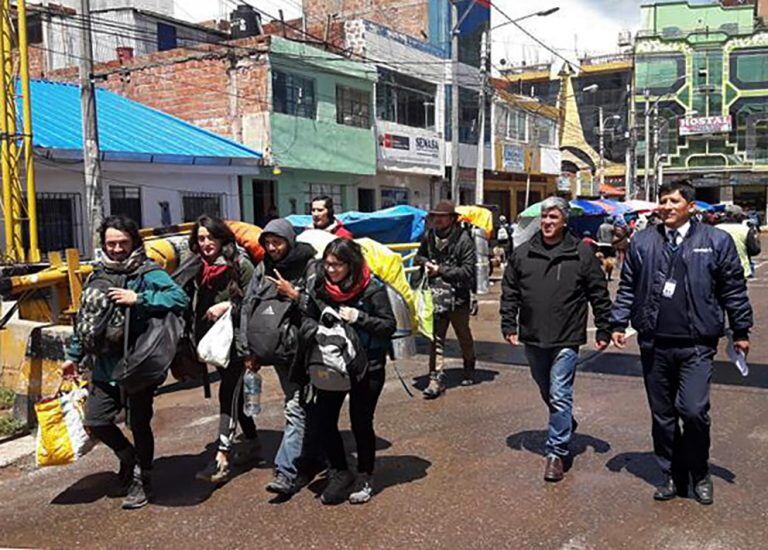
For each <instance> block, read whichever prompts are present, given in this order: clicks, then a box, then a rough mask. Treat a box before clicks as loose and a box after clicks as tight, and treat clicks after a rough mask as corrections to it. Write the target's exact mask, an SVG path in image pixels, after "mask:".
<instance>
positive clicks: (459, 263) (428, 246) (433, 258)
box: [414, 200, 477, 399]
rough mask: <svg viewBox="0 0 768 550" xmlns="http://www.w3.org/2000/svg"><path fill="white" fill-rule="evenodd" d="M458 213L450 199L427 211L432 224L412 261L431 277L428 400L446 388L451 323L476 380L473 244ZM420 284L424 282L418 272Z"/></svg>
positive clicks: (468, 378) (468, 373) (470, 377)
mask: <svg viewBox="0 0 768 550" xmlns="http://www.w3.org/2000/svg"><path fill="white" fill-rule="evenodd" d="M458 220H459V215H458V214H457V213H456V208H455V207H454V205H453V203H452V202H451V201H447V200H444V201H440V202H439V203H438V204H437V206H436V207H435V209H434V210H432V211H430V213H429V223H430V225H431V228H430V229H429V230H428V231H427V233H426V234H425V235H424V238H423V239H422V241H421V246H420V247H419V251H418V253H417V255H416V258H415V260H414V263H415V264H416V265H419V266H422V267H423V268H424V269H423V272H422V273H421V277H423V276H424V275H425V274H426V276H427V277H428V284H429V287H430V288H431V289H432V296H433V301H434V304H435V321H434V323H435V324H434V337H433V339H432V346H431V348H430V353H429V375H430V380H429V386H427V388H426V389H425V390H424V397H425V398H426V399H434V398H436V397H439V396H440V394H442V393H443V392H444V391H445V384H444V382H443V348H444V347H445V336H446V334H447V333H448V325H453V330H454V332H455V333H456V338H458V340H459V345H460V346H461V355H462V357H463V358H464V381H463V382H462V385H465V386H467V385H471V384H473V383H474V372H475V342H474V340H473V338H472V331H471V330H470V328H469V313H470V301H471V292H472V290H473V289H474V288H475V277H476V275H475V262H476V257H477V253H476V252H475V243H474V242H473V241H472V238H471V237H470V236H469V235H468V234H467V232H466V231H464V230H463V229H462V227H461V225H459V223H458ZM416 284H417V285H418V284H420V279H419V278H418V277H417V280H416Z"/></svg>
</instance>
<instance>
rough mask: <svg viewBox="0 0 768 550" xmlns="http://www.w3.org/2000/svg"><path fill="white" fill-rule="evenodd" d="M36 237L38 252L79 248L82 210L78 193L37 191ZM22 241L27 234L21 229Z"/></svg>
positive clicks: (27, 238)
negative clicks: (22, 233) (22, 232)
mask: <svg viewBox="0 0 768 550" xmlns="http://www.w3.org/2000/svg"><path fill="white" fill-rule="evenodd" d="M36 199H37V212H38V220H37V238H38V243H39V246H40V251H41V252H51V251H58V250H65V249H67V248H81V249H82V248H83V247H84V242H83V209H82V203H81V202H80V194H79V193H37V195H36ZM24 244H25V246H29V234H28V231H26V230H24Z"/></svg>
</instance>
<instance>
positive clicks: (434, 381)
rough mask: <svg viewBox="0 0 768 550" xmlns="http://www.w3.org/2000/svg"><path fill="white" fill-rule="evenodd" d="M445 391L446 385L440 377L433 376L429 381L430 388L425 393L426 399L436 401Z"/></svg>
mask: <svg viewBox="0 0 768 550" xmlns="http://www.w3.org/2000/svg"><path fill="white" fill-rule="evenodd" d="M444 391H445V384H443V381H442V379H441V378H440V377H439V376H433V377H432V378H430V379H429V386H427V387H426V389H425V390H424V392H423V395H424V399H435V398H437V397H440V394H441V393H443V392H444Z"/></svg>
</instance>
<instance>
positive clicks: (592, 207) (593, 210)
mask: <svg viewBox="0 0 768 550" xmlns="http://www.w3.org/2000/svg"><path fill="white" fill-rule="evenodd" d="M571 205H576V206H578V207H579V208H581V209H582V210H583V213H582V214H581V215H582V216H605V214H606V213H607V211H606V210H605V208H603V207H602V206H600V205H599V204H595V203H594V202H593V201H588V200H584V199H576V200H573V201H571Z"/></svg>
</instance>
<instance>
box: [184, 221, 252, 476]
mask: <svg viewBox="0 0 768 550" xmlns="http://www.w3.org/2000/svg"><path fill="white" fill-rule="evenodd" d="M189 249H190V250H191V251H192V252H194V253H196V254H198V255H199V256H200V259H201V260H202V262H201V263H202V267H201V269H200V273H199V274H198V276H197V279H196V280H195V295H194V298H193V302H192V303H193V308H194V336H195V341H196V342H199V341H200V339H201V338H202V337H203V336H205V333H206V332H208V330H210V328H211V327H212V326H213V324H214V323H215V322H216V320H218V319H219V317H221V316H222V315H224V313H225V312H226V311H227V310H228V309H229V308H233V309H232V321H233V323H235V325H236V326H235V327H234V329H235V334H237V333H238V330H237V324H238V322H239V319H240V315H239V314H238V312H239V309H240V303H241V302H242V298H243V294H244V291H245V289H246V288H247V287H248V283H249V282H250V280H251V277H252V276H253V264H252V263H251V260H250V259H249V258H248V255H247V254H246V253H245V252H242V251H241V250H238V248H237V244H236V242H235V235H234V234H233V233H232V230H230V229H229V227H227V224H226V223H224V221H222V220H220V219H219V218H214V217H212V216H205V215H204V216H200V217H199V218H198V219H197V222H196V223H195V226H194V228H193V229H192V235H191V236H190V239H189ZM218 371H219V375H220V378H221V383H220V384H219V431H218V451H217V453H216V457H215V458H214V460H212V461H211V462H210V463H209V464H208V465H207V466H206V467H205V468H204V469H203V470H201V471H200V472H198V474H197V478H198V479H202V480H205V481H210V482H211V483H223V482H225V481H227V479H229V476H230V462H238V463H239V462H243V463H244V462H248V461H250V460H253V459H255V458H256V456H257V451H258V438H257V433H256V425H255V424H254V422H253V419H252V418H251V417H249V416H246V415H245V414H244V413H243V407H242V384H241V383H240V380H241V379H242V376H243V372H244V370H243V361H242V360H240V359H238V358H237V353H236V352H235V346H234V345H233V346H232V349H231V351H230V362H229V366H228V367H227V368H226V369H218ZM238 421H239V422H240V427H241V428H242V430H243V435H244V441H243V442H242V444H241V445H239V446H238V449H237V453H236V454H235V456H234V457H233V460H230V454H231V451H232V444H233V441H232V440H233V438H234V434H235V431H236V428H237V422H238Z"/></svg>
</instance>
